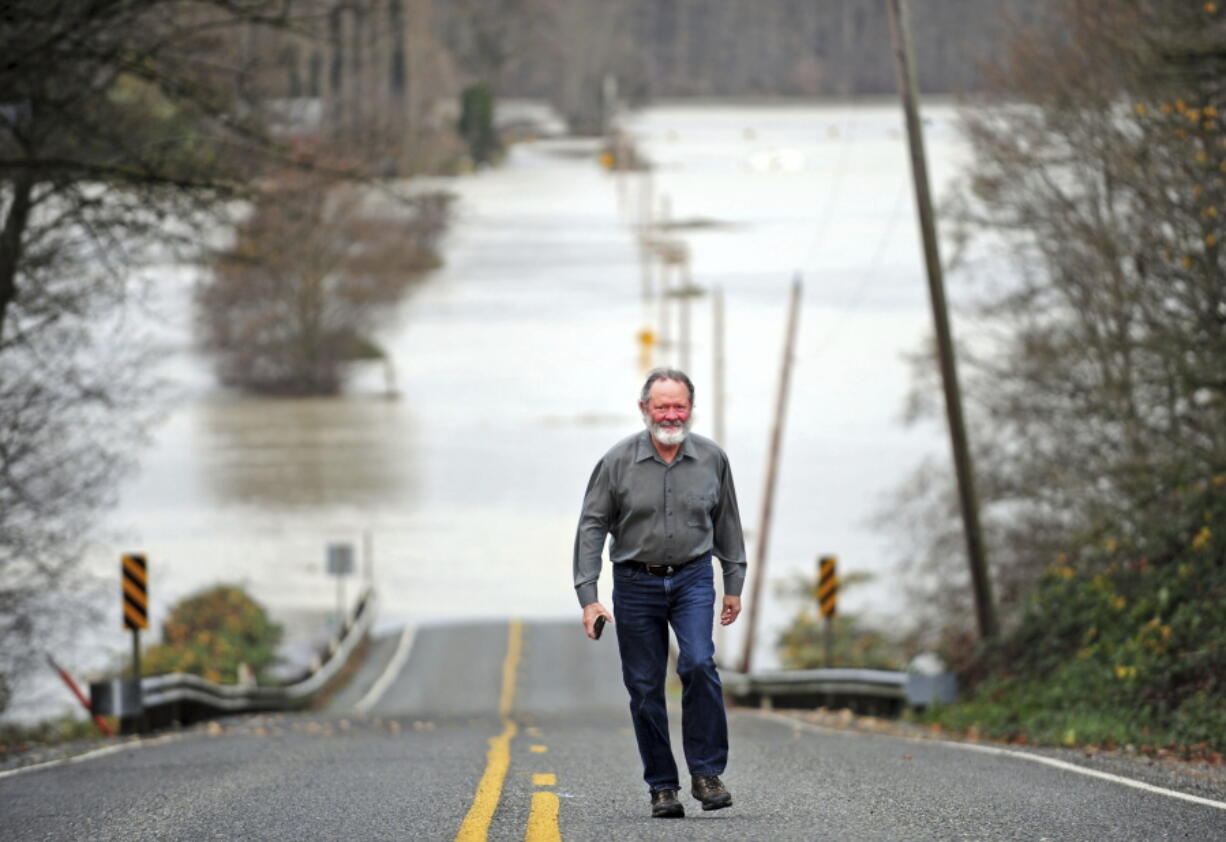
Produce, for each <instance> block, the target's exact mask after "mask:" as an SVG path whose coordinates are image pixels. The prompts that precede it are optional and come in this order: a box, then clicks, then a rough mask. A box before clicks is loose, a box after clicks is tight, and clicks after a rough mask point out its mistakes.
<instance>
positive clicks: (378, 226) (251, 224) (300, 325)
mask: <svg viewBox="0 0 1226 842" xmlns="http://www.w3.org/2000/svg"><path fill="white" fill-rule="evenodd" d="M373 198H378V195H377V194H372V193H371V192H370V191H368V190H365V189H363V188H362V187H361V186H358V185H354V184H348V183H338V182H336V181H334V180H329V179H327V178H323V177H321V176H320V175H319V174H318V173H312V172H304V171H302V170H299V169H285V170H282V171H280V172H278V173H276V174H275V175H273V176H271V177H270V178H269V180H268V182H267V184H266V187H265V189H264V191H263V192H262V194H261V195H260V197H259V198H258V200H257V201H256V203H255V205H254V207H253V209H252V212H251V216H250V217H249V218H248V219H247V220H246V221H245V222H243V223H242V224H241V225H240V226H239V227H238V232H237V238H238V239H237V243H236V244H235V246H234V248H232V249H230V250H228V251H226V252H224V253H222V254H220V255H218V256H217V257H216V258H215V259H214V261H213V272H212V274H211V276H210V277H209V278H208V279H207V280H205V281H204V282H203V283H202V284H201V285H200V287H199V289H198V292H197V301H198V304H199V314H200V323H201V327H202V329H203V335H204V342H205V345H206V347H208V348H209V349H211V350H213V351H214V352H215V355H216V360H217V368H218V374H219V376H220V378H221V380H222V382H224V383H227V384H229V385H232V386H236V387H239V388H243V389H247V390H250V391H254V392H264V393H278V394H334V393H336V392H337V391H339V390H340V388H341V385H342V382H343V377H344V373H345V371H344V364H345V363H348V362H353V361H355V360H362V359H378V358H380V357H382V355H383V354H382V351H381V350H380V349H379V348H378V346H377V345H376V344H375V343H374V342H373V340H372V339H371V337H370V333H371V329H372V328H373V327H374V324H375V320H376V318H377V317H378V315H379V314H380V313H381V312H383V311H385V310H386V309H387V307H388V305H390V304H393V303H394V302H395V301H397V300H398V299H399V297H400V295H401V294H402V293H403V291H404V290H405V288H406V287H407V286H408V284H409V283H410V282H411V281H413V280H414V279H415V278H416V277H418V276H419V275H420V273H421V272H422V271H423V270H424V269H427V268H430V267H432V266H434V265H435V264H436V263H437V257H436V255H435V251H434V244H435V241H436V239H437V238H438V236H439V234H440V233H441V232H442V230H443V225H444V222H445V217H446V208H447V200H446V199H445V198H444V197H443V196H441V195H431V196H425V197H419V198H417V199H415V200H414V201H413V202H412V203H399V202H397V203H392V204H389V203H384V205H383V207H382V210H372V209H371V207H370V204H371V200H372V199H373Z"/></svg>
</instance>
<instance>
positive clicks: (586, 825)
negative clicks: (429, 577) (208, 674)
mask: <svg viewBox="0 0 1226 842" xmlns="http://www.w3.org/2000/svg"><path fill="white" fill-rule="evenodd" d="M610 631H611V630H610ZM399 643H400V639H399V636H395V637H393V638H389V639H386V640H382V641H377V642H376V645H375V646H374V647H372V649H371V655H370V661H369V662H368V663H367V664H366V666H365V667H364V668H363V669H362V670H359V671H358V673H357V675H356V676H355V679H354V686H352V687H350V688H347V689H346V690H345V691H344V692H342V693H339V694H337V695H336V696H334V697H333V709H332V710H330V711H328V712H325V713H320V714H315V715H309V716H260V717H243V718H237V719H232V720H228V721H226V722H224V723H217V724H214V725H213V726H211V727H201V728H198V729H192V730H189V731H187V732H184V733H181V734H174V735H170V736H168V737H165V738H158V739H155V740H149V741H145V742H144V743H142V744H140V745H138V746H136V747H127V748H122V749H119V750H111V751H110V753H106V754H102V755H94V756H92V757H86V758H84V759H80V760H79V761H77V762H71V763H62V764H59V765H55V766H50V767H44V768H34V769H30V770H25V771H21V772H19V773H16V774H6V775H5V776H3V777H0V838H2V839H5V840H27V839H55V840H60V839H81V840H85V839H89V840H110V839H115V840H119V839H122V840H146V839H147V840H154V839H157V840H177V839H267V840H281V839H285V840H290V839H293V840H299V839H320V840H323V839H328V840H336V839H354V840H364V839H389V840H390V839H397V840H405V839H410V840H416V839H423V840H435V839H437V840H452V839H457V838H465V839H486V838H488V839H491V840H492V839H507V840H510V839H517V840H518V839H526V840H529V841H530V842H533V840H547V839H558V838H562V839H565V840H572V841H577V840H609V839H613V840H619V841H620V842H624V841H625V840H660V839H669V840H671V839H677V840H704V842H706V840H737V842H747V841H750V840H775V839H778V840H827V839H829V840H876V839H881V840H895V839H898V840H922V839H933V840H961V839H984V840H986V839H1000V840H1023V839H1030V840H1041V839H1048V840H1066V839H1067V840H1098V839H1102V840H1108V839H1109V840H1159V839H1187V840H1219V839H1226V809H1220V808H1217V807H1214V806H1211V805H1206V804H1201V803H1190V802H1188V801H1184V800H1180V799H1178V798H1176V797H1174V796H1172V795H1171V794H1167V793H1165V792H1161V791H1148V790H1142V789H1137V788H1133V787H1129V786H1126V785H1124V784H1122V783H1120V782H1116V781H1112V780H1103V779H1099V778H1094V777H1088V776H1085V775H1082V774H1078V773H1075V772H1073V771H1069V770H1065V769H1059V768H1052V767H1050V766H1045V765H1041V764H1039V763H1035V762H1028V761H1027V760H1025V759H1021V758H1018V757H1015V756H1009V755H992V754H986V753H983V752H979V751H973V750H968V749H965V748H960V747H958V746H956V745H951V744H948V743H943V742H938V741H913V740H906V739H902V738H898V737H893V736H885V735H878V734H862V733H854V732H838V731H823V730H818V729H815V728H812V727H811V726H807V725H803V724H801V723H799V722H796V721H795V720H789V719H787V718H785V717H780V716H771V715H763V714H759V713H757V712H754V711H733V712H732V714H731V720H730V722H731V733H732V757H731V762H730V766H729V769H728V773H727V774H726V775H725V776H724V777H725V781H726V783H727V784H728V786H729V788H730V789H731V790H732V792H733V796H734V800H735V803H734V806H733V807H731V808H729V809H727V810H721V811H718V812H713V813H703V812H702V811H701V810H700V809H698V805H697V803H696V802H695V801H694V800H693V799H691V798H690V797H689V796H688V795H683V797H682V800H683V803H685V806H686V811H687V817H686V818H685V819H684V820H681V821H671V820H658V819H654V820H653V819H651V818H649V816H648V813H649V810H648V801H647V795H646V789H645V787H644V785H643V783H642V780H641V777H640V768H639V764H638V757H637V754H636V752H635V748H634V740H633V737H632V735H631V733H630V730H629V719H628V715H627V713H626V703H625V691H624V690H623V688H622V687H621V683H620V677H619V668H618V663H617V653H616V642H615V640H614V639H613V636H612V634H606V637H605V639H603V640H601V641H599V642H591V641H588V640H587V639H586V638H584V637H583V635H582V631H581V630H580V629H579V627H578V625H577V623H575V624H566V625H558V624H524V625H522V626H520V625H519V624H516V623H493V624H481V625H458V626H439V627H431V628H423V629H420V630H417V632H416V634H415V636H414V637H413V639H412V647H411V649H409V650H406V651H410V652H411V655H410V656H409V657H408V658H407V661H404V662H403V666H402V667H401V668H400V669H399V670H398V671H394V672H393V673H388V675H387V678H386V679H385V680H384V681H383V682H382V686H381V688H380V692H379V695H378V698H377V699H374V698H372V697H371V696H370V693H369V691H370V688H371V686H373V685H375V684H376V683H377V682H378V681H379V678H380V676H381V675H383V674H384V673H385V672H387V665H388V664H389V663H392V662H393V659H394V656H395V652H396V650H397V648H398V644H399ZM363 698H365V699H366V701H367V705H368V707H369V711H368V713H367V714H366V715H364V716H358V715H355V714H353V713H352V712H351V710H352V707H353V705H355V704H357V703H358V702H359V701H360V700H362V699H363ZM675 718H676V717H674V719H675ZM674 740H675V745H676V746H677V747H678V752H679V746H680V738H679V735H675V737H674ZM1223 806H1226V805H1223ZM465 834H467V835H465Z"/></svg>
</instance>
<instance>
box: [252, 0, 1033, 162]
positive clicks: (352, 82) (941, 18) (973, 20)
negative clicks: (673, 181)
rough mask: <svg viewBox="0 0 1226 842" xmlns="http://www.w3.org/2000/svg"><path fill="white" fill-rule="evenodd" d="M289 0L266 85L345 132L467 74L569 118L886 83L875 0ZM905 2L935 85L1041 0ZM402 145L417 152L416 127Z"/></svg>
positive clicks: (589, 120) (974, 81)
mask: <svg viewBox="0 0 1226 842" xmlns="http://www.w3.org/2000/svg"><path fill="white" fill-rule="evenodd" d="M297 3H298V4H299V5H300V6H301V7H302V9H303V10H304V11H309V12H312V14H310V15H308V16H307V22H306V24H305V25H304V26H302V27H300V28H299V30H298V31H299V33H300V36H297V37H287V36H286V35H285V34H284V33H277V34H275V35H273V36H271V41H265V42H264V43H262V44H261V45H260V46H259V48H258V51H259V52H260V53H262V54H264V55H266V56H268V57H269V59H270V62H271V66H270V67H269V68H268V69H269V73H270V75H269V76H268V77H266V79H265V81H266V82H267V83H270V85H271V87H270V88H269V91H270V93H273V95H280V96H288V97H311V98H320V99H322V100H323V102H324V103H325V108H324V114H325V122H326V124H327V125H328V126H330V127H331V131H333V132H339V133H341V134H345V133H348V134H352V135H354V136H358V135H369V134H370V132H371V130H372V127H373V130H375V133H376V134H378V133H380V132H382V133H383V134H388V135H390V136H394V137H405V136H407V135H419V136H420V135H421V133H422V132H427V133H428V132H429V130H430V128H431V126H433V127H435V128H441V127H442V126H443V125H445V124H446V123H448V122H449V121H453V120H454V119H455V117H456V116H458V115H457V114H456V113H455V111H454V104H455V103H456V101H457V97H458V94H459V91H460V90H462V89H463V88H464V87H466V86H469V85H472V84H475V83H482V84H485V85H487V86H489V88H490V89H491V90H493V91H494V92H495V93H496V95H497V96H499V97H508V96H510V97H534V98H540V99H545V100H548V101H550V102H552V103H553V104H554V105H555V107H557V109H558V110H559V111H560V112H561V113H562V114H563V115H565V116H566V118H567V119H568V120H569V121H570V123H571V126H572V128H574V129H576V130H578V131H595V130H599V129H600V128H602V126H603V120H604V118H605V117H606V116H607V114H608V110H607V108H606V106H607V104H608V102H609V99H610V96H609V95H610V94H612V93H614V92H615V93H616V96H617V99H618V101H620V102H629V103H631V104H632V105H639V104H643V103H645V102H649V101H651V100H653V99H658V98H661V97H690V96H693V97H738V96H856V95H869V94H884V93H889V92H892V91H893V90H894V63H893V56H892V53H891V49H892V48H891V39H890V30H889V17H888V13H887V7H886V3H885V0H297ZM910 5H911V10H912V13H911V18H912V33H913V40H914V44H915V54H916V61H917V65H918V69H919V77H920V84H921V86H922V88H923V90H925V91H926V92H929V93H936V92H957V91H970V90H974V89H977V88H980V87H982V84H981V78H980V69H979V67H980V64H981V62H982V60H983V59H985V58H988V57H990V56H992V55H993V54H995V53H997V52H999V50H1000V49H1001V46H1002V44H1004V43H1005V42H1006V40H1007V37H1008V35H1009V34H1010V32H1012V31H1015V30H1016V29H1017V28H1018V26H1019V25H1022V24H1026V23H1031V22H1033V21H1034V20H1035V19H1036V18H1037V17H1039V16H1041V15H1042V14H1043V10H1044V9H1046V8H1048V7H1049V6H1050V5H1051V0H912V2H911V4H910ZM360 127H365V128H360ZM412 145H414V146H415V147H417V149H418V152H417V154H418V155H419V156H420V155H421V151H422V150H421V149H420V146H421V143H420V141H418V142H415V143H414V144H412ZM426 157H427V158H428V157H430V156H428V155H427V156H426ZM419 165H421V162H419Z"/></svg>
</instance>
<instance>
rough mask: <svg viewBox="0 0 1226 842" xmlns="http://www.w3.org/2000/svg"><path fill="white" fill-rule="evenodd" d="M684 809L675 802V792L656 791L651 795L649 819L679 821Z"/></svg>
mask: <svg viewBox="0 0 1226 842" xmlns="http://www.w3.org/2000/svg"><path fill="white" fill-rule="evenodd" d="M684 816H685V808H684V807H682V806H681V802H680V801H678V800H677V790H675V789H658V790H656V791H655V792H653V793H652V794H651V817H652V818H653V819H680V818H683V817H684Z"/></svg>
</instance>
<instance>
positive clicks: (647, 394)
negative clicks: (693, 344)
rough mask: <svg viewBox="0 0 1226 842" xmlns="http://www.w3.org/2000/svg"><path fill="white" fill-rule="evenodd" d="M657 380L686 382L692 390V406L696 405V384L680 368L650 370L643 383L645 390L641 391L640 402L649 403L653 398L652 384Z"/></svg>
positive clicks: (686, 386) (686, 385)
mask: <svg viewBox="0 0 1226 842" xmlns="http://www.w3.org/2000/svg"><path fill="white" fill-rule="evenodd" d="M657 380H676V381H677V382H678V383H682V384H684V385H685V388H687V389H689V391H690V406H693V405H694V384H693V383H692V382H691V381H690V378H689V375H688V374H686V373H685V372H684V371H682V370H681V369H679V368H653V369H652V370H651V371H650V372H648V374H647V382H646V383H644V384H643V391H642V392H640V393H639V403H647V402H648V401H649V400H650V399H651V385H652V384H653V383H655V382H656V381H657Z"/></svg>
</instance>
